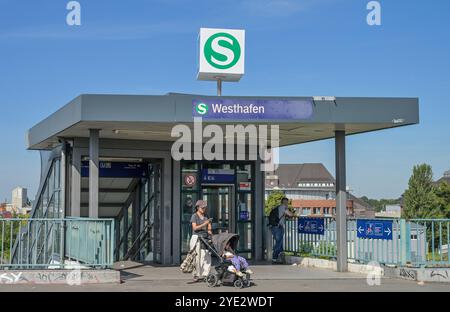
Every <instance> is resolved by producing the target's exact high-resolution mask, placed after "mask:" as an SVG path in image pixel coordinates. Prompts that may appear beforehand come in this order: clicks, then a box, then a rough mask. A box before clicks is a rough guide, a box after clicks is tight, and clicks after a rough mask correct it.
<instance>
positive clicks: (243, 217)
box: [239, 210, 250, 221]
mask: <svg viewBox="0 0 450 312" xmlns="http://www.w3.org/2000/svg"><path fill="white" fill-rule="evenodd" d="M249 218H250V215H249V213H248V211H247V210H244V211H239V220H240V221H248V220H249Z"/></svg>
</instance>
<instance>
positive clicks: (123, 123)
mask: <svg viewBox="0 0 450 312" xmlns="http://www.w3.org/2000/svg"><path fill="white" fill-rule="evenodd" d="M199 98H201V99H206V100H208V99H209V100H211V99H217V98H218V97H216V96H204V95H192V94H174V93H169V94H166V95H99V94H83V95H80V96H78V97H76V98H75V99H74V100H72V101H71V102H69V103H68V104H66V105H65V106H63V107H62V108H61V109H59V110H58V111H56V112H55V113H53V114H51V115H50V116H49V117H47V118H46V119H44V120H42V121H41V122H39V123H38V124H36V125H35V126H34V127H32V128H31V129H30V130H29V131H28V133H27V147H28V149H36V150H46V149H51V148H53V147H54V146H55V145H57V144H58V139H59V138H77V137H81V138H82V137H85V138H87V137H89V129H101V131H100V138H101V139H102V138H108V139H127V140H150V141H175V140H176V138H173V137H171V130H172V127H173V126H174V125H177V124H187V125H188V126H190V127H192V125H193V120H194V117H193V109H192V105H193V104H192V103H193V101H194V100H196V99H199ZM220 99H230V100H236V101H252V100H266V101H267V100H268V101H303V100H307V101H312V100H313V97H259V96H222V97H220ZM204 122H205V123H215V124H221V125H225V124H244V125H245V124H249V123H252V124H255V123H256V124H279V126H280V142H279V145H280V146H286V145H292V144H298V143H304V142H311V141H316V140H323V139H329V138H333V137H334V131H336V130H345V131H346V133H347V134H348V135H351V134H358V133H364V132H368V131H376V130H381V129H387V128H394V127H399V126H405V125H412V124H417V123H418V122H419V101H418V99H417V98H362V97H337V98H336V99H335V100H334V101H333V100H330V99H329V98H325V100H315V101H313V108H312V115H311V118H308V119H298V120H295V119H278V120H263V119H260V120H242V119H241V120H238V119H236V120H233V119H227V120H220V121H210V120H205V121H204Z"/></svg>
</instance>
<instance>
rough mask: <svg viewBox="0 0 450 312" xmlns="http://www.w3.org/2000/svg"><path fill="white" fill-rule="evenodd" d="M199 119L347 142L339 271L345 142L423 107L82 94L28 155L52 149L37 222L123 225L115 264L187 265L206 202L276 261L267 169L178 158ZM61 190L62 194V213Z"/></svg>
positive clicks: (339, 160)
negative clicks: (270, 241) (184, 135)
mask: <svg viewBox="0 0 450 312" xmlns="http://www.w3.org/2000/svg"><path fill="white" fill-rule="evenodd" d="M198 117H201V120H202V123H203V124H205V125H208V124H209V125H213V124H214V125H219V126H221V127H222V129H223V132H224V133H226V127H225V126H226V125H244V126H245V125H278V127H279V141H278V142H276V143H277V145H278V146H281V147H282V146H287V145H293V144H300V143H305V142H311V141H317V140H323V139H331V138H335V140H336V198H337V201H336V208H337V209H336V211H337V213H336V229H337V244H338V247H339V248H338V270H340V271H345V270H346V268H345V265H346V263H347V261H346V249H345V248H346V241H345V236H346V223H345V222H346V209H345V207H346V192H345V186H346V181H345V136H346V135H353V134H358V133H364V132H369V131H377V130H382V129H388V128H394V127H400V126H406V125H412V124H417V123H418V122H419V104H418V99H417V98H351V97H338V98H327V97H323V98H320V99H318V98H314V97H258V96H236V97H231V96H220V97H217V96H204V95H188V94H173V93H170V94H167V95H94V94H86V95H80V96H78V97H77V98H75V99H74V100H72V101H71V102H70V103H68V104H67V105H65V106H63V107H62V108H61V109H59V110H58V111H57V112H55V113H53V114H52V115H50V116H49V117H48V118H46V119H44V120H43V121H41V122H39V123H38V124H37V125H35V126H34V127H32V128H31V129H30V130H29V131H28V134H27V147H28V149H31V150H49V151H50V150H51V151H52V152H51V153H49V154H50V155H51V156H50V158H49V159H48V160H47V165H46V166H44V165H43V167H42V174H41V183H40V189H39V191H38V194H37V196H36V200H35V204H34V206H33V211H32V212H31V214H32V217H37V216H40V217H49V216H50V215H52V214H53V215H58V216H60V217H74V218H79V217H81V218H83V217H89V218H93V219H97V218H114V220H115V229H114V231H115V233H116V236H115V241H114V254H115V260H127V259H131V260H135V261H141V260H144V261H155V262H158V263H162V264H176V263H179V262H180V260H181V259H182V256H183V255H184V254H186V253H187V251H188V250H189V248H188V247H189V238H190V236H191V232H190V231H191V224H190V221H189V220H190V217H191V215H192V213H193V211H194V209H193V208H194V207H193V203H195V202H196V201H197V200H198V199H203V200H207V201H208V202H209V203H210V204H209V205H208V209H209V211H208V214H209V215H210V216H211V217H212V218H213V220H214V221H213V224H212V227H213V231H217V232H221V231H228V232H233V233H237V234H238V235H239V237H240V240H239V246H238V247H237V252H238V253H240V254H242V255H244V256H245V257H247V258H251V259H255V260H262V259H264V258H265V257H267V253H266V250H268V247H267V246H268V245H267V243H265V242H264V240H265V237H269V236H270V235H264V232H265V231H266V229H267V227H265V226H264V223H265V216H264V209H263V207H264V179H265V174H264V172H263V170H262V166H263V164H262V160H261V159H260V158H258V159H253V160H251V159H248V160H247V157H245V160H241V159H237V160H229V159H227V160H226V161H211V160H206V157H204V158H202V159H194V160H186V159H183V160H181V161H178V160H176V159H175V157H174V156H173V155H172V154H171V147H172V145H173V144H172V143H173V142H175V141H177V140H178V139H179V138H178V137H172V135H171V134H172V129H173V127H174V126H178V125H180V124H184V125H186V126H188V127H189V128H190V129H191V131H192V132H193V133H194V134H195V131H196V130H195V129H196V128H197V127H198V124H197V123H196V122H195V121H197V119H196V118H198ZM224 128H225V129H224ZM267 128H271V127H267ZM267 134H268V133H267ZM208 140H209V139H205V138H204V141H208ZM246 144H247V143H246ZM249 144H253V143H249ZM274 144H275V143H274ZM245 153H246V152H245ZM42 154H47V153H42ZM245 156H246V155H245ZM249 158H250V157H249ZM42 162H43V164H44V163H45V160H42ZM55 181H56V182H55ZM55 183H56V184H59V185H58V186H57V187H56V186H55ZM49 185H50V186H51V187H50V189H51V190H54V191H55V190H56V191H55V192H58V196H56V197H55V196H53V197H52V198H58V200H57V201H55V203H54V204H53V203H51V204H49V201H48V200H47V196H48V195H47V194H48V191H47V188H49ZM49 211H50V212H49ZM269 249H270V248H269Z"/></svg>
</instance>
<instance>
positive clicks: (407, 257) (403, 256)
mask: <svg viewBox="0 0 450 312" xmlns="http://www.w3.org/2000/svg"><path fill="white" fill-rule="evenodd" d="M400 246H401V247H400V263H401V265H406V264H407V263H408V262H411V224H410V223H409V221H406V220H405V219H400Z"/></svg>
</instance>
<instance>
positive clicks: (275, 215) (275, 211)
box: [269, 206, 280, 226]
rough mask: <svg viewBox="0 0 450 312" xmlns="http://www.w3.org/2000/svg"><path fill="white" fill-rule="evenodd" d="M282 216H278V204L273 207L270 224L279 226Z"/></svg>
mask: <svg viewBox="0 0 450 312" xmlns="http://www.w3.org/2000/svg"><path fill="white" fill-rule="evenodd" d="M279 223H280V218H279V217H278V206H276V207H275V208H273V209H272V210H271V211H270V214H269V226H278V224H279Z"/></svg>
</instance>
